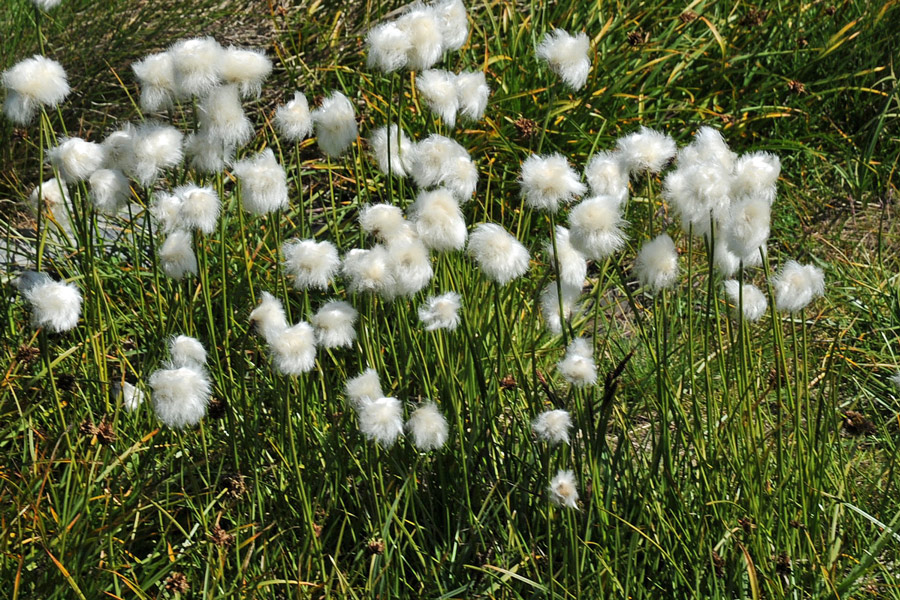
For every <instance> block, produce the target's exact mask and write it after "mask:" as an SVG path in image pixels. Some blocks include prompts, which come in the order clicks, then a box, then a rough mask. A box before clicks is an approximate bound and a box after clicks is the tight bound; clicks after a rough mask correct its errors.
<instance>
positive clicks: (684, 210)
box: [662, 161, 731, 237]
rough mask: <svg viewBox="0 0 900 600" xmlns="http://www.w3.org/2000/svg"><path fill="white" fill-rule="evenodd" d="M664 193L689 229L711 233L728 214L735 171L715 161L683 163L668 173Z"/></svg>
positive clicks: (685, 228)
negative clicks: (716, 224) (732, 178)
mask: <svg viewBox="0 0 900 600" xmlns="http://www.w3.org/2000/svg"><path fill="white" fill-rule="evenodd" d="M662 193H663V197H664V198H665V199H666V200H668V201H669V202H671V203H672V204H673V205H674V208H675V211H676V212H677V213H678V214H679V215H680V216H681V228H682V230H683V231H684V232H685V233H691V234H693V235H697V236H706V237H709V235H710V233H711V230H710V228H711V227H712V224H713V223H714V222H720V221H723V220H725V219H726V218H727V216H728V213H729V210H730V207H731V195H730V194H731V173H729V172H728V171H726V170H724V169H723V168H722V167H721V166H720V165H719V163H717V162H715V161H704V162H693V163H688V164H687V165H686V166H682V165H679V166H678V169H676V170H675V171H672V172H671V173H669V174H668V175H667V176H666V178H665V180H664V181H663V192H662Z"/></svg>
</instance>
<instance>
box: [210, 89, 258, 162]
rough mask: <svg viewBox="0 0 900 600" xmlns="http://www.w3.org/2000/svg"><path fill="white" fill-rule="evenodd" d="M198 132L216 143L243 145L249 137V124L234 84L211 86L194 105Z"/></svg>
mask: <svg viewBox="0 0 900 600" xmlns="http://www.w3.org/2000/svg"><path fill="white" fill-rule="evenodd" d="M198 116H199V121H200V131H202V132H204V133H205V134H206V136H207V139H208V140H210V141H212V142H213V143H216V144H217V146H222V147H232V146H243V145H244V144H246V143H247V142H249V141H250V139H251V138H252V137H253V125H252V124H251V123H250V119H248V118H247V115H246V114H244V107H243V106H242V105H241V98H240V95H239V94H238V86H236V85H221V86H218V87H214V88H212V89H211V90H209V91H208V92H206V94H205V95H204V96H203V99H202V100H201V101H200V105H199V106H198Z"/></svg>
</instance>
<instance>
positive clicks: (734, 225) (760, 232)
mask: <svg viewBox="0 0 900 600" xmlns="http://www.w3.org/2000/svg"><path fill="white" fill-rule="evenodd" d="M729 213H730V214H729V215H728V220H727V221H726V222H725V226H724V227H723V228H722V229H723V230H724V231H723V233H724V237H725V242H726V244H727V245H728V250H730V251H731V252H732V253H734V254H735V255H737V256H740V257H744V256H748V255H750V254H753V253H754V252H756V251H757V249H758V248H759V247H760V246H762V245H763V244H765V243H766V240H768V239H769V221H770V219H771V205H770V204H769V202H768V200H766V199H765V198H763V197H759V196H755V197H754V196H750V197H744V198H743V199H742V200H739V201H738V202H736V203H735V204H734V205H733V206H732V207H731V210H730V211H729Z"/></svg>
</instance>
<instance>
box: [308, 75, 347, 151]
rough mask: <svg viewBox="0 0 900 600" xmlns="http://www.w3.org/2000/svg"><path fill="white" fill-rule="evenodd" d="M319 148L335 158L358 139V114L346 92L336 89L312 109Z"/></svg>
mask: <svg viewBox="0 0 900 600" xmlns="http://www.w3.org/2000/svg"><path fill="white" fill-rule="evenodd" d="M312 120H313V125H314V126H315V129H316V140H317V141H318V143H319V148H321V149H322V152H324V153H325V154H326V155H328V156H330V157H332V158H334V157H336V156H340V155H341V154H343V153H344V151H345V150H347V148H349V147H350V144H352V143H353V140H355V139H356V114H355V112H354V110H353V104H352V103H351V102H350V100H349V99H348V98H347V96H345V95H344V94H342V93H340V92H338V91H334V92H332V93H331V95H330V96H328V97H327V98H325V99H324V100H323V101H322V105H321V106H320V107H319V108H317V109H315V110H314V111H312Z"/></svg>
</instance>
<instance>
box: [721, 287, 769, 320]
mask: <svg viewBox="0 0 900 600" xmlns="http://www.w3.org/2000/svg"><path fill="white" fill-rule="evenodd" d="M725 294H727V295H728V299H729V300H730V301H731V304H733V305H734V312H735V314H736V315H739V316H742V317H743V318H744V319H745V320H747V321H750V322H753V321H758V320H759V319H760V318H762V316H763V315H765V314H766V308H767V307H768V305H769V303H768V302H767V301H766V295H765V294H763V293H762V291H761V290H760V289H759V288H758V287H756V286H755V285H753V284H751V283H745V284H743V285H741V284H740V282H738V281H737V280H735V279H729V280H727V281H725Z"/></svg>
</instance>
